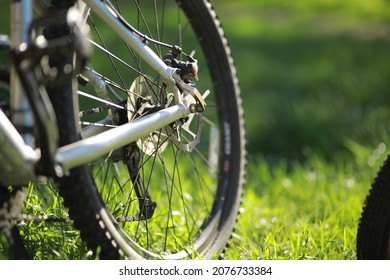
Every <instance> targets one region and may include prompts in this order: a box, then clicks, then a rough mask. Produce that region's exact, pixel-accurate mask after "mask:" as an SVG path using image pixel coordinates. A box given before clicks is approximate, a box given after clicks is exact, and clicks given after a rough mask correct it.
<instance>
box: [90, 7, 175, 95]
mask: <svg viewBox="0 0 390 280" xmlns="http://www.w3.org/2000/svg"><path fill="white" fill-rule="evenodd" d="M84 2H85V3H87V5H88V6H89V7H90V8H91V10H93V11H94V12H95V13H97V14H98V15H99V17H100V18H101V19H102V20H103V21H104V22H105V23H106V24H107V25H108V26H109V27H110V28H111V29H112V30H113V31H114V32H115V33H116V34H118V35H119V36H120V37H121V39H122V40H124V41H125V42H126V43H127V44H128V45H129V46H130V48H132V49H133V50H134V51H135V52H136V53H137V54H138V55H140V57H141V58H142V60H143V61H145V62H146V63H147V64H148V65H149V66H151V67H152V68H153V69H154V70H155V71H156V72H157V73H158V74H159V75H160V76H161V77H162V79H163V80H164V82H165V84H166V85H167V86H168V87H169V88H172V87H174V86H175V84H176V82H175V80H174V78H173V76H174V72H175V70H176V69H175V68H172V67H169V66H167V65H166V64H165V63H164V61H163V60H162V59H161V58H160V57H158V55H157V54H156V53H155V52H154V51H153V50H152V49H151V48H149V47H148V46H147V45H146V42H145V41H144V40H143V38H140V37H139V36H137V35H136V34H135V33H134V32H133V31H132V30H131V29H130V28H129V26H127V25H126V23H125V22H123V19H122V18H121V17H120V16H119V14H118V13H117V12H116V11H115V10H114V9H113V8H111V7H109V6H107V5H106V4H104V1H100V0H84ZM175 97H176V98H177V96H175Z"/></svg>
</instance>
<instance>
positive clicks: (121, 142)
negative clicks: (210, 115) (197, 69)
mask: <svg viewBox="0 0 390 280" xmlns="http://www.w3.org/2000/svg"><path fill="white" fill-rule="evenodd" d="M190 114H191V109H190V108H187V107H186V106H185V105H184V104H178V105H174V106H172V107H169V108H166V109H162V110H160V111H158V112H155V113H152V114H149V115H146V116H144V117H141V118H139V119H137V120H134V121H132V122H130V123H127V124H124V125H121V126H119V127H116V128H112V129H110V130H108V131H104V132H102V133H99V134H97V135H94V136H91V137H89V138H86V139H83V140H80V141H77V142H74V143H72V144H69V145H66V146H63V147H61V148H59V149H58V151H57V154H56V157H55V158H56V161H57V163H58V164H59V165H60V166H61V167H62V168H63V169H64V172H67V171H69V170H70V169H72V168H74V167H76V166H80V165H82V164H87V163H89V162H91V161H93V160H96V159H98V158H99V157H101V156H103V155H106V154H108V153H109V152H111V151H112V150H116V149H118V148H120V147H123V146H125V145H127V144H129V143H131V142H134V141H136V140H138V139H140V138H142V137H144V136H146V135H148V134H150V133H152V132H154V131H157V130H159V129H161V128H162V127H164V126H167V125H169V124H171V123H174V122H175V121H177V120H179V119H182V118H186V117H188V116H189V115H190Z"/></svg>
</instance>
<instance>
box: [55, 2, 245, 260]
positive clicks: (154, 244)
mask: <svg viewBox="0 0 390 280" xmlns="http://www.w3.org/2000/svg"><path fill="white" fill-rule="evenodd" d="M121 4H123V6H124V7H123V8H122V5H121ZM114 6H115V8H116V10H117V11H118V12H120V13H121V14H122V16H123V17H124V18H126V19H127V20H128V21H129V23H130V24H131V25H132V26H134V27H135V28H136V29H137V30H139V31H140V32H143V33H144V34H146V35H147V36H148V37H149V38H153V39H155V40H158V41H162V42H168V43H169V44H174V45H178V46H180V47H181V48H182V49H183V50H184V52H186V53H188V54H190V53H191V55H192V56H195V58H196V59H197V60H198V62H199V64H198V65H199V73H198V81H197V82H196V87H197V89H198V90H199V91H200V92H201V93H202V94H203V96H204V97H205V100H206V102H207V108H206V110H205V112H204V113H202V114H200V113H196V114H193V115H191V116H190V117H189V118H188V119H184V120H182V123H181V124H175V125H169V126H167V127H164V128H162V129H160V130H158V131H155V132H153V133H151V134H149V135H145V137H143V138H141V139H139V140H138V141H136V142H134V143H129V145H127V146H125V147H123V148H121V149H118V150H116V151H111V152H110V153H109V154H108V155H106V156H105V157H103V158H101V159H99V160H96V161H94V162H91V163H90V164H89V165H88V166H82V167H79V168H75V169H73V170H71V172H70V175H69V176H67V177H64V178H61V179H60V180H59V181H60V184H61V188H60V192H61V195H62V196H63V198H64V202H65V205H66V206H67V207H68V208H69V214H70V217H71V218H72V219H73V220H74V223H75V225H76V227H77V228H79V229H80V232H81V235H82V238H83V239H84V240H85V241H86V242H87V243H88V245H89V246H90V247H91V248H92V249H93V250H94V251H95V252H96V254H97V256H98V257H100V258H109V259H113V258H118V257H126V258H134V259H138V258H146V259H159V258H167V259H186V258H214V257H216V256H218V255H219V254H220V253H221V251H222V249H223V248H224V246H225V245H226V243H227V242H228V240H229V238H230V236H231V233H232V231H233V229H234V225H235V222H236V219H237V215H238V212H239V207H240V202H241V197H242V192H243V184H244V177H245V174H244V173H245V132H244V119H243V109H242V104H241V103H242V102H241V98H240V91H239V86H238V80H237V77H236V70H235V67H234V65H233V59H232V57H231V53H230V49H229V47H228V45H227V41H226V39H225V37H224V34H223V31H222V28H221V25H220V23H219V21H218V19H217V17H216V14H215V12H214V10H213V9H212V7H211V5H210V3H209V2H208V1H134V2H132V3H129V2H126V3H123V1H115V2H114ZM88 23H89V25H90V27H91V30H92V32H91V33H92V38H93V39H94V41H91V44H92V45H93V46H94V56H93V57H92V58H91V60H90V64H91V66H87V67H86V71H85V72H84V75H85V76H88V73H89V74H91V73H93V75H94V76H95V77H99V78H100V80H103V81H104V82H105V83H107V84H108V85H109V87H110V91H111V93H112V92H115V94H113V95H112V96H111V99H110V101H106V102H103V103H100V99H99V100H98V101H96V100H97V99H96V98H95V97H92V96H96V93H95V92H94V89H93V88H92V87H91V86H90V85H88V84H87V85H86V86H85V87H84V88H83V89H82V90H83V92H82V93H81V92H80V91H79V95H73V96H70V95H69V94H67V93H66V92H65V91H64V93H63V94H61V93H59V92H57V93H55V94H51V99H52V101H53V107H54V108H55V110H56V115H57V119H58V123H59V127H60V130H61V131H60V142H61V145H65V144H67V143H71V142H74V141H75V140H77V139H78V137H79V135H80V134H81V135H83V137H88V133H89V132H88V131H89V129H90V128H91V127H96V126H100V127H102V129H103V130H105V129H109V127H112V126H119V125H121V124H124V123H127V122H131V121H133V120H134V119H137V118H139V117H140V116H143V115H147V114H149V113H151V112H156V111H157V110H159V109H160V108H161V107H164V106H165V107H166V106H169V103H170V98H171V97H170V94H169V93H167V92H166V87H165V85H164V84H163V83H162V81H161V80H160V79H159V77H158V76H157V75H156V74H155V73H153V71H152V70H151V69H150V68H149V67H148V66H147V65H146V64H145V63H143V62H142V61H141V60H140V58H139V57H138V56H137V54H136V53H134V52H133V50H131V49H130V48H129V47H128V46H127V45H126V44H125V43H123V42H119V41H116V39H115V38H114V36H113V35H114V34H112V32H111V31H110V30H108V29H107V27H105V26H104V24H102V23H101V22H100V21H99V19H98V18H97V16H95V15H94V14H93V13H92V14H91V15H90V16H89V18H88ZM151 48H152V49H153V50H154V51H155V52H156V53H157V54H158V55H159V56H160V57H164V56H165V54H166V53H167V52H168V51H169V50H167V49H164V47H162V46H158V45H153V44H151ZM177 59H178V60H185V59H186V58H185V56H184V55H182V56H179V57H178V58H177ZM80 77H81V76H80ZM83 81H84V83H85V82H87V81H88V79H85V78H84V79H83ZM194 81H195V79H193V82H194ZM206 96H207V97H206ZM91 97H92V98H91ZM92 99H93V100H92ZM113 103H115V104H116V105H115V106H113Z"/></svg>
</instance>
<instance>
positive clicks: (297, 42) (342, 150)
mask: <svg viewBox="0 0 390 280" xmlns="http://www.w3.org/2000/svg"><path fill="white" fill-rule="evenodd" d="M212 2H213V3H214V4H215V7H216V9H217V12H218V14H219V15H220V18H221V21H222V23H223V26H224V28H225V32H226V34H227V36H228V38H229V40H230V45H231V47H232V50H233V55H234V57H235V60H236V65H237V69H238V73H239V78H240V81H241V88H242V95H243V99H244V106H245V113H246V123H247V130H248V141H249V143H248V150H249V164H248V175H247V186H246V192H245V195H244V198H243V204H242V211H241V214H240V216H239V220H238V224H237V229H236V231H235V234H234V235H233V238H232V240H231V242H230V247H229V249H228V250H227V251H226V253H225V258H226V259H277V260H278V259H336V260H339V259H355V258H356V252H355V247H356V246H355V242H356V230H357V226H358V221H359V217H360V213H361V206H362V204H363V201H364V197H365V196H366V194H367V192H368V189H369V187H370V184H371V182H372V181H373V179H374V177H375V174H376V172H377V171H378V169H379V167H380V165H381V163H382V162H383V160H384V158H385V157H386V154H387V153H388V148H386V147H389V139H390V136H389V135H390V127H389V126H388V119H389V118H388V117H389V112H390V110H389V109H390V108H389V106H390V100H389V98H388V96H389V84H390V83H389V81H390V62H389V61H390V51H389V50H390V14H389V13H388V11H389V8H390V3H389V2H388V1H385V0H370V1H365V0H359V1H358V0H349V1H336V0H299V1H287V0H261V1H259V0H245V1H226V0H214V1H212ZM352 139H353V140H352ZM52 189H53V191H51V192H50V193H51V194H52V195H51V197H50V198H49V200H48V201H50V203H49V208H48V209H47V210H45V211H46V213H45V214H46V215H56V216H61V215H65V214H66V211H65V210H64V209H63V208H61V198H59V197H58V196H57V194H56V191H55V187H54V186H53V187H52ZM41 203H42V198H41V196H39V197H35V196H32V197H31V198H30V200H29V203H28V204H27V209H26V211H27V212H28V213H38V212H39V213H41V214H42V212H40V211H41V210H40V205H41ZM34 211H38V212H34ZM62 211H65V212H62ZM21 229H22V232H23V234H24V236H25V238H26V239H27V241H28V242H27V244H28V248H29V250H31V252H35V255H34V256H35V258H37V259H47V258H59V259H85V258H90V253H89V252H88V250H87V249H86V248H85V245H84V244H83V243H82V241H81V240H80V239H79V237H78V234H77V232H75V231H74V230H73V229H72V227H71V226H69V227H61V226H60V225H57V224H53V225H47V224H44V223H41V224H37V225H36V224H25V225H22V226H21ZM0 246H1V243H0ZM0 258H1V248H0Z"/></svg>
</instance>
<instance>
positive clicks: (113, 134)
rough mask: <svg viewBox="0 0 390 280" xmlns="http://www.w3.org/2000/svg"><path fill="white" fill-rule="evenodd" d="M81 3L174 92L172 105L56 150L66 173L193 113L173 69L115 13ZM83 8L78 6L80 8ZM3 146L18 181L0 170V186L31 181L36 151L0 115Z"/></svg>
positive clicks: (93, 1)
mask: <svg viewBox="0 0 390 280" xmlns="http://www.w3.org/2000/svg"><path fill="white" fill-rule="evenodd" d="M31 1H32V0H22V1H21V2H22V3H30V4H31ZM84 2H85V3H86V4H87V5H88V6H89V7H90V8H91V9H92V10H93V11H94V12H95V13H96V14H98V15H99V16H100V17H101V19H102V20H104V21H105V23H106V24H107V25H108V26H110V28H111V29H112V30H114V32H115V33H117V34H118V35H119V36H120V37H121V38H122V39H123V40H124V41H125V42H126V43H127V44H128V45H129V46H130V47H131V48H132V49H133V50H134V51H135V52H136V53H137V54H139V55H140V56H141V58H142V59H143V60H144V61H145V62H146V63H147V64H149V65H150V66H151V67H152V68H153V69H154V70H155V71H156V72H157V73H158V74H159V75H160V76H161V78H162V79H163V80H164V83H165V84H166V85H167V88H168V89H169V91H170V92H173V93H174V97H175V105H173V106H171V107H169V108H166V109H162V110H160V111H158V112H155V113H153V114H150V115H147V116H144V117H141V118H139V119H137V120H136V121H133V122H130V123H127V124H125V125H122V126H119V127H116V128H112V129H110V130H109V131H105V132H101V133H98V134H96V135H93V136H91V137H89V138H86V139H83V140H81V141H78V142H75V143H72V144H70V145H67V146H63V147H61V148H59V149H58V151H57V153H56V156H55V159H56V161H57V163H58V165H59V166H61V167H62V168H63V170H64V171H65V172H67V171H69V170H70V169H71V168H73V167H76V166H79V165H82V164H86V163H89V162H90V161H92V160H94V159H97V158H99V157H101V156H103V155H105V154H107V153H109V152H110V151H112V150H115V149H118V148H120V147H122V146H124V145H126V144H128V143H131V142H134V141H136V140H137V139H139V138H141V137H144V136H146V135H148V134H150V133H152V132H153V131H156V130H158V129H160V128H162V127H164V126H167V125H169V124H170V123H173V122H175V121H177V120H179V119H181V118H185V117H187V116H189V115H190V114H191V113H193V109H191V108H190V107H191V105H192V104H186V102H184V101H183V100H182V98H181V93H180V90H179V88H178V87H177V85H176V84H177V83H178V84H180V82H181V81H180V80H178V79H179V78H178V77H177V76H175V74H174V71H175V69H174V68H171V67H168V66H167V65H166V64H165V63H164V62H163V61H162V60H161V59H160V58H159V57H158V56H157V55H156V54H155V53H154V52H153V51H152V50H151V49H150V48H149V47H148V46H147V45H145V43H144V42H143V40H142V39H141V38H139V37H138V36H137V35H135V34H134V33H133V32H132V31H131V30H129V29H128V28H127V27H126V26H125V25H123V23H122V22H121V21H120V19H119V18H118V16H117V15H116V13H115V12H113V11H111V10H110V9H109V8H107V6H106V5H105V4H104V3H103V1H100V0H84ZM82 6H83V5H82V4H81V7H82ZM84 6H85V5H84ZM82 9H84V8H82ZM86 9H88V8H86ZM87 11H88V10H87ZM81 12H82V13H83V14H85V12H86V10H82V11H81ZM14 94H15V92H14V91H12V92H11V95H14ZM1 113H2V112H1ZM92 134H93V133H92ZM2 143H8V144H7V148H8V152H7V153H5V151H4V150H5V149H3V147H4V146H2V147H1V149H0V164H1V165H4V164H7V163H8V162H7V158H9V156H10V154H12V157H13V159H14V160H13V161H14V163H13V164H12V166H10V168H8V169H7V170H18V174H16V175H17V176H12V177H18V178H6V177H4V176H3V175H4V174H5V172H6V171H5V169H4V170H0V183H2V184H16V183H18V184H19V183H23V182H28V181H31V180H34V173H33V166H34V163H35V162H36V161H37V160H38V159H39V151H33V150H32V149H31V148H30V146H28V145H27V144H29V143H26V142H24V141H23V140H22V138H21V137H20V135H19V134H18V133H17V131H16V129H14V128H13V127H12V124H11V123H10V122H9V121H8V119H7V117H6V116H5V115H4V114H0V144H2ZM21 171H23V172H21ZM3 173H4V174H3ZM21 173H24V174H25V175H24V176H22V177H20V174H21Z"/></svg>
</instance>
